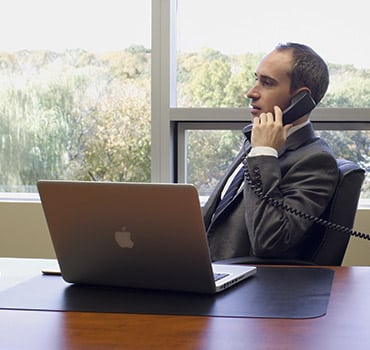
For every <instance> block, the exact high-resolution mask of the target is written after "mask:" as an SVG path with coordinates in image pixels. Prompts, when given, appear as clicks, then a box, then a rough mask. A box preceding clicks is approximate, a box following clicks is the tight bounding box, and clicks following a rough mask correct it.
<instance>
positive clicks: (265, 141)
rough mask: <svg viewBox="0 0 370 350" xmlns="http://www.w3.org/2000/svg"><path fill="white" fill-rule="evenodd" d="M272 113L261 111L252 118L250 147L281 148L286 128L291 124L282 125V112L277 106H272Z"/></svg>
mask: <svg viewBox="0 0 370 350" xmlns="http://www.w3.org/2000/svg"><path fill="white" fill-rule="evenodd" d="M274 114H275V115H274ZM274 114H272V113H270V112H269V113H261V114H260V115H259V116H258V117H254V118H253V129H252V137H251V144H252V147H259V146H264V147H272V148H274V149H276V150H277V151H280V150H281V149H282V148H283V146H284V144H285V142H286V139H287V135H288V130H289V129H290V128H291V127H292V126H293V125H292V124H287V125H283V113H282V111H281V109H280V108H279V107H278V106H275V107H274Z"/></svg>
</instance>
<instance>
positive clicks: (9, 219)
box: [0, 202, 370, 266]
mask: <svg viewBox="0 0 370 350" xmlns="http://www.w3.org/2000/svg"><path fill="white" fill-rule="evenodd" d="M369 214H370V209H360V210H358V212H357V216H356V221H355V229H356V230H358V231H361V232H368V233H370V215H369ZM0 222H1V230H0V256H1V257H28V258H54V257H55V254H54V250H53V247H52V243H51V240H50V237H49V233H48V229H47V225H46V222H45V219H44V214H43V212H42V208H41V204H40V203H38V202H31V203H20V202H14V203H9V202H0ZM343 265H368V266H370V241H366V240H363V239H359V238H355V237H353V238H351V241H350V244H349V246H348V249H347V253H346V255H345V257H344V261H343Z"/></svg>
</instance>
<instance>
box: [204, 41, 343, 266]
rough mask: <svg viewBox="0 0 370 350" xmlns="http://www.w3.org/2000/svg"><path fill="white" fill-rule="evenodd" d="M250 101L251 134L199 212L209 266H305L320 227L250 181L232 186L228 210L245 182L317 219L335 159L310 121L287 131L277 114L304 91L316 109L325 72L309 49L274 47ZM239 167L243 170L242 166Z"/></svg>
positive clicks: (331, 186) (332, 180) (333, 179)
mask: <svg viewBox="0 0 370 350" xmlns="http://www.w3.org/2000/svg"><path fill="white" fill-rule="evenodd" d="M255 76H256V82H255V84H254V86H253V87H252V88H251V89H250V90H249V91H248V92H247V94H246V96H247V97H248V98H249V99H250V100H251V104H250V106H251V107H250V108H251V109H250V113H251V115H252V125H253V128H252V130H251V135H250V136H248V138H249V137H250V139H248V138H246V141H245V144H244V147H243V148H242V149H241V151H240V153H239V155H238V156H237V157H236V159H235V160H234V162H233V163H232V164H231V166H230V167H229V169H228V171H227V173H226V174H225V176H224V177H223V178H222V179H221V180H220V182H219V184H218V185H217V186H216V188H215V190H214V192H213V193H212V195H211V196H210V198H209V200H208V201H207V203H206V204H205V206H204V208H203V213H204V221H205V225H206V228H207V234H208V242H209V247H210V251H211V256H212V259H213V260H214V261H217V260H223V259H228V258H235V257H241V256H249V257H259V258H279V259H304V260H309V259H310V258H311V257H312V255H313V254H314V251H315V249H316V248H317V247H318V245H319V243H320V241H321V239H322V235H321V233H322V231H323V230H322V228H321V227H320V226H318V225H316V224H312V222H310V221H308V220H304V219H302V218H301V217H300V216H298V215H295V214H292V213H288V212H286V211H284V210H282V209H281V208H276V207H274V206H272V205H271V204H269V203H268V202H266V200H264V199H263V198H261V196H257V195H256V193H255V192H254V190H253V186H251V185H250V184H249V183H248V181H246V180H245V177H244V178H243V180H242V181H243V182H242V183H241V184H240V186H239V185H237V186H236V187H238V188H237V192H236V194H235V195H231V197H232V198H231V200H230V202H229V203H227V204H222V205H221V209H217V207H218V206H219V205H220V201H221V199H222V198H223V197H224V196H225V197H228V196H229V193H228V189H230V188H231V187H232V186H233V185H232V180H233V178H235V177H237V175H236V174H237V173H238V171H239V170H240V168H242V167H243V166H244V171H243V170H242V171H241V172H244V175H245V173H246V171H247V173H248V174H249V176H250V182H252V183H253V184H254V186H256V187H257V188H260V190H261V193H262V194H263V195H268V196H270V197H272V198H274V199H276V200H278V201H281V202H283V203H284V204H286V205H288V206H289V207H291V208H294V209H297V210H300V211H302V212H305V213H307V214H310V215H313V216H321V215H322V214H323V213H324V212H325V209H326V208H327V206H328V204H329V203H330V200H331V198H332V195H333V193H334V191H335V187H336V184H337V180H338V168H337V163H336V159H335V157H334V155H333V153H332V151H331V150H330V148H329V147H328V145H327V144H326V143H325V142H324V141H323V140H321V139H320V138H318V137H316V136H315V133H314V130H313V127H312V125H311V123H310V121H309V114H310V113H307V114H306V115H303V116H299V118H298V119H297V120H295V121H294V122H292V123H290V124H287V125H284V124H283V117H282V110H284V109H286V108H287V107H288V106H289V104H290V102H291V99H292V97H293V96H295V95H296V94H297V93H299V92H301V91H304V90H305V91H308V92H309V93H310V94H311V96H312V98H313V100H314V101H315V102H316V104H318V103H319V102H320V101H321V99H322V98H323V96H324V94H325V93H326V90H327V87H328V84H329V73H328V68H327V65H326V64H325V62H324V61H323V60H322V58H321V57H320V56H319V55H317V54H316V52H314V51H313V50H312V49H311V48H309V47H308V46H305V45H302V44H297V43H287V44H281V45H278V46H277V47H276V48H275V49H274V50H273V51H272V52H271V53H269V54H268V55H267V56H265V57H264V58H263V60H262V61H261V62H260V64H259V66H258V67H257V71H256V74H255ZM243 160H245V164H244V165H243Z"/></svg>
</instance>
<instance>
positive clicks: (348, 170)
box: [222, 159, 365, 266]
mask: <svg viewBox="0 0 370 350" xmlns="http://www.w3.org/2000/svg"><path fill="white" fill-rule="evenodd" d="M337 163H338V168H339V179H338V184H337V188H336V190H335V193H334V196H333V199H332V201H331V203H330V205H329V207H328V209H327V211H326V214H325V218H326V220H327V221H330V222H332V223H334V224H338V225H341V226H345V227H348V228H350V229H352V227H353V223H354V220H355V215H356V210H357V204H358V200H359V197H360V192H361V186H362V183H363V181H364V178H365V171H364V170H363V169H362V168H361V167H360V166H358V165H357V164H356V163H354V162H351V161H349V160H345V159H338V160H337ZM349 239H350V234H349V233H344V232H338V231H336V230H334V229H333V228H331V227H326V228H325V230H324V233H323V239H322V241H321V243H320V245H319V247H318V248H317V250H316V251H315V252H314V254H313V255H312V257H311V259H308V260H288V259H265V258H257V257H237V258H231V259H226V260H222V263H229V264H267V265H272V264H273V265H322V266H325V265H326V266H340V265H341V264H342V261H343V257H344V254H345V252H346V249H347V246H348V242H349Z"/></svg>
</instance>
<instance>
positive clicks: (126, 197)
mask: <svg viewBox="0 0 370 350" xmlns="http://www.w3.org/2000/svg"><path fill="white" fill-rule="evenodd" d="M37 186H38V191H39V194H40V199H41V203H42V207H43V210H44V214H45V218H46V221H47V224H48V228H49V232H50V236H51V240H52V243H53V246H54V250H55V253H56V257H57V260H58V263H59V267H60V272H61V274H62V276H63V278H64V280H65V281H67V282H69V283H75V284H88V285H104V286H118V287H131V288H150V289H161V290H173V291H183V292H196V293H207V294H213V293H216V292H220V291H222V290H224V289H226V288H227V287H230V286H232V285H234V284H235V283H237V282H239V281H242V280H244V279H246V278H247V277H249V276H252V275H253V274H255V272H256V267H255V266H243V265H221V264H212V263H211V259H210V254H209V249H208V243H207V238H206V232H205V227H204V223H203V218H202V214H201V207H200V203H199V197H198V192H197V190H196V188H195V187H194V186H193V185H190V184H158V183H157V184H154V183H118V182H85V181H46V180H40V181H39V182H38V184H37Z"/></svg>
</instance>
